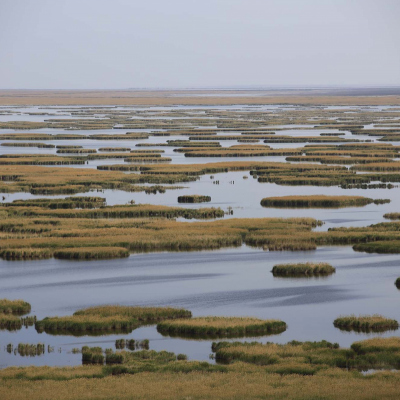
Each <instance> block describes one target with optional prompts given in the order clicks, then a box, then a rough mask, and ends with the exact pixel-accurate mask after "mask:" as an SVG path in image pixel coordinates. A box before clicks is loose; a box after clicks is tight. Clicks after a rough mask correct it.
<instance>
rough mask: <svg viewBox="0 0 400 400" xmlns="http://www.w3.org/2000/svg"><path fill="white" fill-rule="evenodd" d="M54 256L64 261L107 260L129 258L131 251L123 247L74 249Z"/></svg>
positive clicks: (65, 250)
mask: <svg viewBox="0 0 400 400" xmlns="http://www.w3.org/2000/svg"><path fill="white" fill-rule="evenodd" d="M53 256H54V258H59V259H62V260H105V259H111V258H126V257H129V251H128V250H127V249H125V248H123V247H80V248H79V247H74V248H71V249H68V248H67V249H62V250H57V251H55V252H54V254H53Z"/></svg>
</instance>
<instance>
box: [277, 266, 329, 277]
mask: <svg viewBox="0 0 400 400" xmlns="http://www.w3.org/2000/svg"><path fill="white" fill-rule="evenodd" d="M271 272H272V273H273V275H274V276H280V277H302V276H305V277H309V276H320V275H331V274H333V273H335V272H336V269H335V268H334V267H332V265H330V264H327V263H299V264H279V265H275V266H274V267H273V268H272V271H271Z"/></svg>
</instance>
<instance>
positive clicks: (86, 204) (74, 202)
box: [1, 196, 106, 210]
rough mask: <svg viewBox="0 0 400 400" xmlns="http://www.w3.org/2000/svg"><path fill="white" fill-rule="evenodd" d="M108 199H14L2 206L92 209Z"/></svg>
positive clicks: (89, 197)
mask: <svg viewBox="0 0 400 400" xmlns="http://www.w3.org/2000/svg"><path fill="white" fill-rule="evenodd" d="M105 203H106V200H105V199H104V198H103V197H95V196H81V197H80V196H75V197H66V198H65V199H30V200H14V201H13V202H12V203H2V205H1V206H2V207H41V208H48V209H51V210H55V209H75V208H80V209H92V208H100V207H104V206H105Z"/></svg>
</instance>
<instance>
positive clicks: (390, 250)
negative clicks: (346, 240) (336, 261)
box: [353, 240, 400, 254]
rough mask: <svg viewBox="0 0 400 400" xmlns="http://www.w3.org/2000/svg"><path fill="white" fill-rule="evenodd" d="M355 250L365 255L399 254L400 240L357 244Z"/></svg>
mask: <svg viewBox="0 0 400 400" xmlns="http://www.w3.org/2000/svg"><path fill="white" fill-rule="evenodd" d="M353 250H355V251H359V252H365V253H378V254H385V253H387V254H399V253H400V240H387V241H386V240H385V241H376V242H369V243H357V244H355V245H354V246H353Z"/></svg>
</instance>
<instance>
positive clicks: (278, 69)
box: [0, 0, 400, 89]
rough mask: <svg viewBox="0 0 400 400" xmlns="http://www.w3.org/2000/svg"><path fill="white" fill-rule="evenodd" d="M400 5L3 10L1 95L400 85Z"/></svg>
mask: <svg viewBox="0 0 400 400" xmlns="http://www.w3.org/2000/svg"><path fill="white" fill-rule="evenodd" d="M399 20H400V0H0V88H2V89H127V88H150V89H156V88H237V87H271V86H272V87H314V86H400V23H399Z"/></svg>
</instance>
